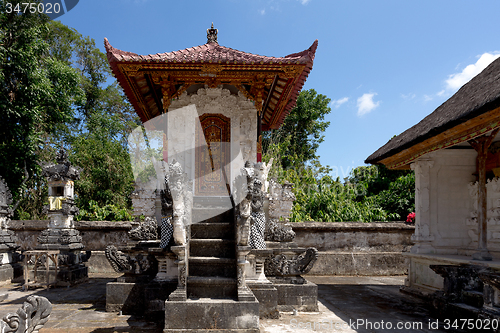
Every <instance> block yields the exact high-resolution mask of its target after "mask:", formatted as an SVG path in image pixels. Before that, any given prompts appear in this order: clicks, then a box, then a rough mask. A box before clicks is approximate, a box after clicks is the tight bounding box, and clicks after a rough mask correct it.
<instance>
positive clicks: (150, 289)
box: [106, 280, 177, 321]
mask: <svg viewBox="0 0 500 333" xmlns="http://www.w3.org/2000/svg"><path fill="white" fill-rule="evenodd" d="M176 287H177V280H175V281H149V282H123V281H121V282H120V281H117V282H109V283H107V284H106V311H107V312H120V311H121V312H122V313H123V314H128V315H132V314H133V315H144V314H147V315H148V317H153V316H154V317H155V318H157V319H159V320H160V321H163V319H164V317H165V300H166V299H167V298H168V296H169V295H170V293H171V292H172V291H174V290H175V288H176Z"/></svg>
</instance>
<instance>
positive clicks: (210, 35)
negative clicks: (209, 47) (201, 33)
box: [207, 22, 219, 44]
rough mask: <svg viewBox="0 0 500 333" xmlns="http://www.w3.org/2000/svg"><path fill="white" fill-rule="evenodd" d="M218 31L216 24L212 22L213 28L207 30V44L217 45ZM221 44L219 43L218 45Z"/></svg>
mask: <svg viewBox="0 0 500 333" xmlns="http://www.w3.org/2000/svg"><path fill="white" fill-rule="evenodd" d="M217 32H218V30H217V29H214V22H212V28H210V29H207V44H208V43H217ZM217 44H219V43H217Z"/></svg>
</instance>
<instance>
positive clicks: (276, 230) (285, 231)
mask: <svg viewBox="0 0 500 333" xmlns="http://www.w3.org/2000/svg"><path fill="white" fill-rule="evenodd" d="M294 238H295V232H294V231H293V230H292V227H290V226H288V225H283V224H281V223H277V222H275V221H273V220H271V221H268V222H267V229H266V241H271V242H291V241H293V239H294Z"/></svg>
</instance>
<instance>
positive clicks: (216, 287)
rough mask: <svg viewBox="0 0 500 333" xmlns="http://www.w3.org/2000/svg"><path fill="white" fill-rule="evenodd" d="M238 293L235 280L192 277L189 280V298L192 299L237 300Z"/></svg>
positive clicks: (216, 277)
mask: <svg viewBox="0 0 500 333" xmlns="http://www.w3.org/2000/svg"><path fill="white" fill-rule="evenodd" d="M237 293H238V286H237V281H236V279H235V278H229V277H222V276H192V275H191V276H188V278H187V296H188V298H190V299H197V298H214V299H236V297H237Z"/></svg>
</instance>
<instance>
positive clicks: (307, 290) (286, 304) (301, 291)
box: [272, 281, 318, 312]
mask: <svg viewBox="0 0 500 333" xmlns="http://www.w3.org/2000/svg"><path fill="white" fill-rule="evenodd" d="M272 282H273V286H274V287H275V288H276V290H277V291H278V310H279V311H280V312H281V311H293V310H297V311H304V312H317V311H318V286H317V285H316V284H314V283H312V282H309V281H306V282H305V283H304V284H294V283H279V282H277V281H272Z"/></svg>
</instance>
